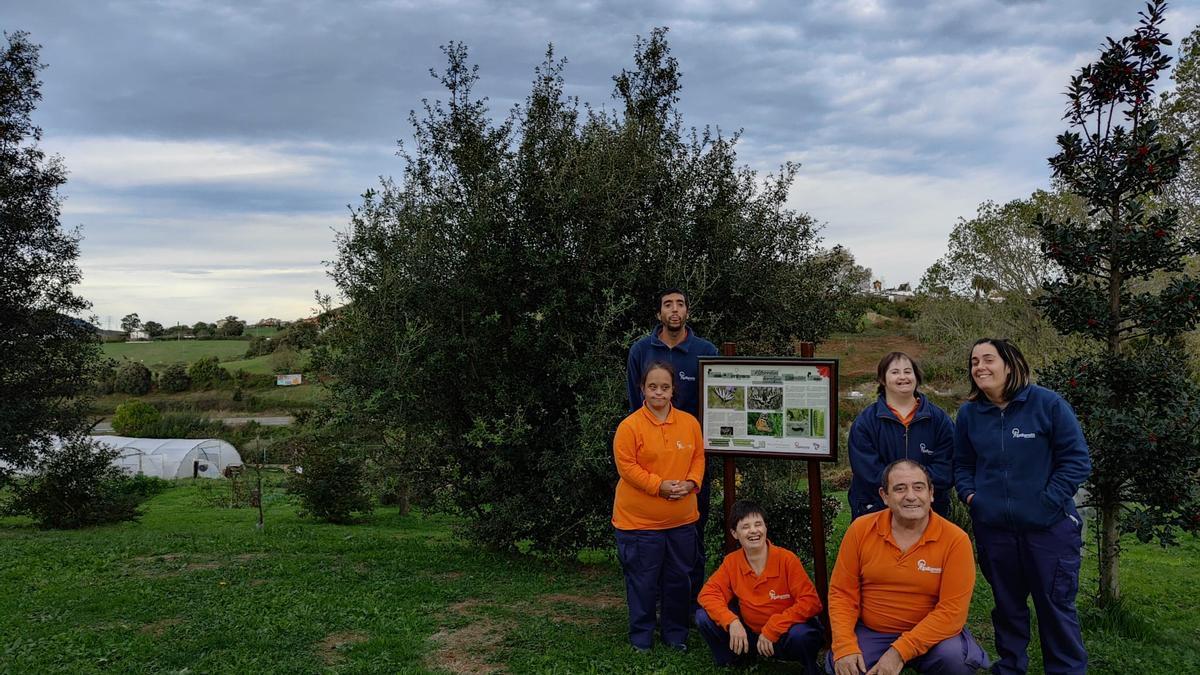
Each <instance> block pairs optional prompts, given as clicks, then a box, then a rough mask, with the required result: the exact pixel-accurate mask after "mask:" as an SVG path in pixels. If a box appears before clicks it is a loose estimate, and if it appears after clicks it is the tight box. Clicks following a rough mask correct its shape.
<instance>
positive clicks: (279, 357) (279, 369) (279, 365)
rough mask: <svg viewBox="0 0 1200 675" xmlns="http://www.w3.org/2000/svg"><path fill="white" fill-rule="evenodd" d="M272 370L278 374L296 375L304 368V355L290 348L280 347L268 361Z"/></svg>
mask: <svg viewBox="0 0 1200 675" xmlns="http://www.w3.org/2000/svg"><path fill="white" fill-rule="evenodd" d="M268 360H269V361H270V364H271V370H272V371H274V372H276V373H284V374H286V373H296V372H300V371H301V370H302V369H303V368H304V361H305V359H304V355H303V354H301V353H300V352H298V351H296V350H294V349H290V348H288V347H284V346H280V347H279V349H276V350H275V353H273V354H271V357H270V359H268Z"/></svg>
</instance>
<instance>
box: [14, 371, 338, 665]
mask: <svg viewBox="0 0 1200 675" xmlns="http://www.w3.org/2000/svg"><path fill="white" fill-rule="evenodd" d="M233 395H234V391H233V390H232V389H209V390H202V391H185V392H181V393H178V394H164V393H162V392H157V391H155V392H151V393H149V394H145V395H143V396H130V395H129V394H107V395H104V396H97V397H95V398H94V399H92V413H93V414H95V415H100V416H103V415H111V414H112V413H113V411H115V410H116V409H117V406H119V405H121V404H122V403H124V402H125V401H128V400H129V399H131V398H136V399H138V400H141V401H145V402H147V403H150V404H151V405H154V406H157V407H159V408H161V409H163V410H167V411H190V412H206V413H211V414H212V416H214V417H220V416H221V415H220V414H218V413H230V414H234V413H263V414H286V413H288V412H289V411H292V410H296V409H300V408H312V407H314V406H316V405H317V404H318V403H319V402H320V401H321V399H322V398H323V397H324V395H325V389H324V388H323V387H320V386H318V385H316V384H302V385H300V386H298V387H270V388H267V389H251V390H247V391H244V392H243V393H242V400H240V401H236V400H234V398H233ZM0 672H3V670H2V669H0Z"/></svg>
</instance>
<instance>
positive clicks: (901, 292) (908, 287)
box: [871, 280, 916, 302]
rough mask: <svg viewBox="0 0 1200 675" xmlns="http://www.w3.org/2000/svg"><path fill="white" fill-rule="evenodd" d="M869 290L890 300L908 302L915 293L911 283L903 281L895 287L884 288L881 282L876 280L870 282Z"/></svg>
mask: <svg viewBox="0 0 1200 675" xmlns="http://www.w3.org/2000/svg"><path fill="white" fill-rule="evenodd" d="M871 290H872V291H873V292H874V294H875V295H878V296H880V297H884V298H887V299H888V300H889V301H891V302H908V301H909V300H912V299H913V297H914V296H915V295H916V294H915V293H913V290H912V284H909V283H903V284H900V285H899V286H897V287H895V288H884V287H883V282H881V281H879V280H876V281H875V282H873V283H872V284H871Z"/></svg>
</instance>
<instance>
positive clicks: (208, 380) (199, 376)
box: [188, 356, 229, 389]
mask: <svg viewBox="0 0 1200 675" xmlns="http://www.w3.org/2000/svg"><path fill="white" fill-rule="evenodd" d="M188 376H189V377H191V378H192V384H193V385H195V386H197V387H203V388H205V389H211V388H212V387H215V386H218V385H219V384H221V382H223V381H224V380H226V379H228V378H229V373H227V372H225V369H224V368H222V367H221V360H220V359H218V358H217V357H215V356H206V357H204V358H202V359H199V360H198V361H196V362H195V363H193V364H192V365H191V366H189V367H188Z"/></svg>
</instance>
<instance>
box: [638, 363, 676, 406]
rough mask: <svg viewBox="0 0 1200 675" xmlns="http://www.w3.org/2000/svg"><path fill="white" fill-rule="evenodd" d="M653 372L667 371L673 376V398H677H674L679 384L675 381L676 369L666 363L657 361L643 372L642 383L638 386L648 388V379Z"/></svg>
mask: <svg viewBox="0 0 1200 675" xmlns="http://www.w3.org/2000/svg"><path fill="white" fill-rule="evenodd" d="M652 370H665V371H667V374H668V375H670V376H671V393H672V396H671V398H675V397H674V393H675V388H676V386H677V385H678V384H679V383H678V382H676V381H675V368H674V367H673V366H672V365H671V364H669V363H667V362H666V361H655V362H654V363H651V364H650V367H649V368H647V369H645V370H643V371H642V381H641V382H639V383H638V386H639V387H644V386H646V378H647V377H649V376H650V371H652Z"/></svg>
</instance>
